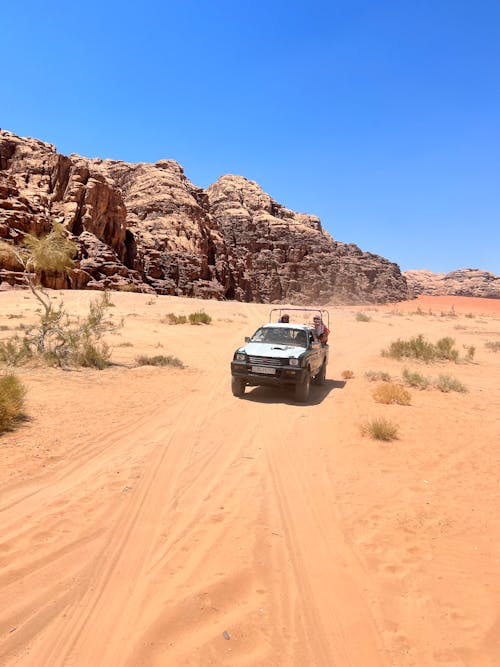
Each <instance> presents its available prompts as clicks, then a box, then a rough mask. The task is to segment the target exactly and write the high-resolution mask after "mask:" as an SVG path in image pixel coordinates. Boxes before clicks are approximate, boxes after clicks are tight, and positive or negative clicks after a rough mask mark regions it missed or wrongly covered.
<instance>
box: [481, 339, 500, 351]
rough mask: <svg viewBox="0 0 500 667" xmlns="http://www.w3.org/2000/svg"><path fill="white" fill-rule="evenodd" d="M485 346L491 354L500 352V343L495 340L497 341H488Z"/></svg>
mask: <svg viewBox="0 0 500 667" xmlns="http://www.w3.org/2000/svg"><path fill="white" fill-rule="evenodd" d="M484 346H485V347H486V348H487V349H488V350H490V351H491V352H498V351H499V350H500V341H498V340H495V341H490V340H489V341H488V342H487V343H485V344H484Z"/></svg>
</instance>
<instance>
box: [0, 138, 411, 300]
mask: <svg viewBox="0 0 500 667" xmlns="http://www.w3.org/2000/svg"><path fill="white" fill-rule="evenodd" d="M54 221H56V222H62V223H63V224H64V225H65V226H66V227H67V229H68V230H69V231H70V232H71V234H72V235H73V238H74V240H75V241H76V242H77V244H78V247H79V253H78V257H77V268H76V269H75V271H74V272H73V274H72V275H71V276H70V277H69V278H66V277H64V276H48V277H47V282H48V286H50V287H58V288H61V287H72V288H83V287H88V288H92V289H105V288H110V289H113V288H117V289H135V290H140V291H146V292H153V291H154V292H156V293H159V294H177V295H186V296H199V297H206V298H227V299H237V300H245V301H262V302H272V301H287V302H298V303H301V302H315V303H318V304H320V303H325V302H327V301H338V302H379V301H396V300H399V299H404V298H407V296H408V292H407V285H406V280H405V278H404V277H403V276H402V274H401V272H400V270H399V267H398V266H397V265H396V264H394V263H391V262H389V261H387V260H385V259H384V258H382V257H379V256H377V255H373V254H371V253H365V252H362V251H361V250H360V249H359V248H358V247H356V246H354V245H346V244H343V243H340V242H336V241H334V240H333V238H332V237H331V236H330V235H329V234H328V233H327V232H326V231H325V230H324V229H323V228H322V226H321V221H320V220H319V218H317V217H316V216H312V215H306V214H300V213H295V212H294V211H291V210H289V209H287V208H285V207H284V206H281V205H280V204H278V203H277V202H275V201H274V200H273V199H272V198H271V197H270V196H269V195H267V194H266V193H264V192H263V191H262V189H261V188H260V186H259V185H258V184H257V183H255V182H253V181H249V180H248V179H246V178H243V177H241V176H223V177H222V178H220V179H219V180H218V181H217V182H216V183H214V184H213V185H211V186H210V187H209V188H208V189H207V190H206V191H205V190H203V189H202V188H198V187H196V186H194V185H193V184H192V183H191V182H190V181H189V180H188V179H187V178H186V176H185V174H184V171H183V169H182V167H181V166H180V165H179V164H178V163H177V162H175V161H174V160H162V161H160V162H157V163H156V164H144V163H139V164H128V163H125V162H119V161H114V160H100V159H88V158H83V157H80V156H78V155H72V156H70V157H67V156H64V155H60V154H58V153H57V152H56V149H55V148H54V146H51V145H50V144H46V143H44V142H41V141H37V140H35V139H23V138H20V137H17V136H16V135H13V134H11V133H9V132H4V131H0V237H1V238H5V239H10V240H13V241H14V242H20V241H22V239H23V236H24V235H25V234H26V233H33V234H36V235H40V234H43V233H47V232H48V231H49V230H50V227H51V224H52V222H54ZM16 268H17V267H16V266H7V265H4V266H3V267H0V281H2V280H3V281H4V282H8V283H10V284H16V283H20V282H21V278H22V277H21V275H20V274H19V272H18V271H16Z"/></svg>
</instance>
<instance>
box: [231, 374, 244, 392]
mask: <svg viewBox="0 0 500 667" xmlns="http://www.w3.org/2000/svg"><path fill="white" fill-rule="evenodd" d="M231 391H232V392H233V396H238V397H239V396H243V394H244V393H245V380H243V379H242V378H239V377H235V376H234V375H232V376H231Z"/></svg>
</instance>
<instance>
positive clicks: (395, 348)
mask: <svg viewBox="0 0 500 667" xmlns="http://www.w3.org/2000/svg"><path fill="white" fill-rule="evenodd" d="M454 344H455V341H454V340H453V338H450V337H445V338H440V339H439V340H438V341H437V343H436V344H433V343H430V342H429V341H427V340H425V338H424V337H423V335H422V334H419V335H418V336H414V337H413V338H410V339H409V340H401V339H400V338H398V340H396V341H393V342H392V343H391V344H390V345H389V347H388V349H386V350H382V356H383V357H391V358H393V359H402V358H407V359H419V360H421V361H424V362H426V363H430V362H431V361H436V360H438V359H440V360H451V361H455V362H456V361H458V350H457V349H456V348H454V347H453V346H454Z"/></svg>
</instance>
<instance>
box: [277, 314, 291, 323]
mask: <svg viewBox="0 0 500 667" xmlns="http://www.w3.org/2000/svg"><path fill="white" fill-rule="evenodd" d="M278 322H280V323H281V324H288V323H289V322H290V315H288V314H287V313H283V315H282V316H281V317H280V318H279V320H278Z"/></svg>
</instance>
